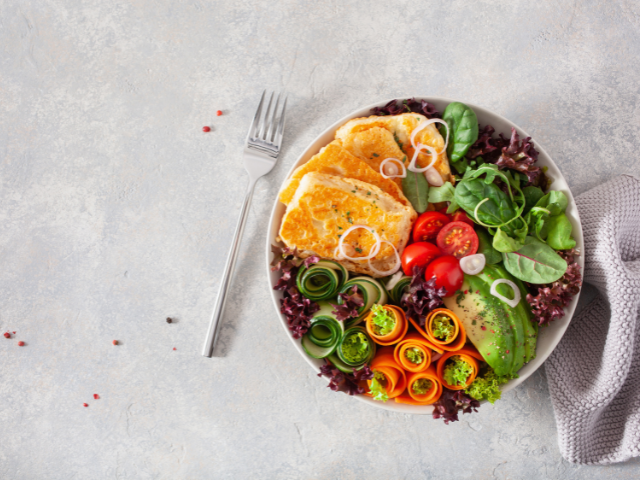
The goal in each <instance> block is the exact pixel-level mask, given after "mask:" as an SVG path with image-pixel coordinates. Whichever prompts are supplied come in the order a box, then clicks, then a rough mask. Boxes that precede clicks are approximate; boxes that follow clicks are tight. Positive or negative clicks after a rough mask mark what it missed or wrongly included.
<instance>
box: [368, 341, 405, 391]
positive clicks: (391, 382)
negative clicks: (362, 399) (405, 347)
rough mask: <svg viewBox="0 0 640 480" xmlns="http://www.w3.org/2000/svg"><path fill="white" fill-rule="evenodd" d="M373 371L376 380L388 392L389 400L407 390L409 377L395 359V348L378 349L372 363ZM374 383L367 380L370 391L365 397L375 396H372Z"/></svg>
mask: <svg viewBox="0 0 640 480" xmlns="http://www.w3.org/2000/svg"><path fill="white" fill-rule="evenodd" d="M371 370H372V371H373V374H374V379H375V380H376V381H377V382H378V384H379V385H381V387H382V388H383V389H384V390H385V391H386V396H387V397H388V398H389V399H392V398H395V397H397V396H398V395H400V394H401V393H402V392H404V390H405V389H406V388H407V377H406V376H405V373H404V370H403V369H402V367H401V366H400V365H398V364H397V363H396V361H395V360H394V358H393V348H391V347H383V348H380V349H378V351H377V353H376V356H375V358H374V359H373V361H372V362H371ZM372 383H373V380H367V385H368V386H369V391H368V392H367V393H365V395H368V396H373V395H372V394H371V386H372Z"/></svg>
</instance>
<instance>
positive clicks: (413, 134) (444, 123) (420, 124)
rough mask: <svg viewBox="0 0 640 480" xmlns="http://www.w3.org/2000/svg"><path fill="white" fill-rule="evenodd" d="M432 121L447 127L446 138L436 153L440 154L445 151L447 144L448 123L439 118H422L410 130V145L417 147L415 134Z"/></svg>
mask: <svg viewBox="0 0 640 480" xmlns="http://www.w3.org/2000/svg"><path fill="white" fill-rule="evenodd" d="M432 123H441V124H443V125H444V126H445V127H447V139H446V140H445V141H444V147H443V148H442V150H440V151H439V152H438V153H437V155H440V154H441V153H444V152H446V151H447V146H448V145H449V124H447V122H445V121H444V120H441V119H440V118H432V119H430V120H423V121H422V122H420V123H419V124H418V126H417V127H416V128H415V129H414V130H413V132H411V146H412V147H413V148H417V147H416V143H415V140H416V135H417V134H418V132H419V131H420V130H422V129H424V128H425V127H426V126H427V125H431V124H432Z"/></svg>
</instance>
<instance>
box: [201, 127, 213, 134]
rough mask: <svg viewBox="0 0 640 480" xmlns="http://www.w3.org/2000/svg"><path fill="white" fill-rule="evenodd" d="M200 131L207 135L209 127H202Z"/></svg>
mask: <svg viewBox="0 0 640 480" xmlns="http://www.w3.org/2000/svg"><path fill="white" fill-rule="evenodd" d="M202 131H203V132H205V133H207V132H210V131H211V127H202Z"/></svg>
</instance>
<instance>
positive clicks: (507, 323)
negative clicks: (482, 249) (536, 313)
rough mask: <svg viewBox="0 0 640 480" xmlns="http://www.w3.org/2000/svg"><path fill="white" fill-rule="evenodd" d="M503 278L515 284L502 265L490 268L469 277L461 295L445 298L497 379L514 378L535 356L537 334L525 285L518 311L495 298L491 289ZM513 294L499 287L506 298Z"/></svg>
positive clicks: (460, 292) (465, 279) (505, 287)
mask: <svg viewBox="0 0 640 480" xmlns="http://www.w3.org/2000/svg"><path fill="white" fill-rule="evenodd" d="M499 278H506V279H509V280H511V281H515V279H514V278H513V277H512V276H511V275H510V274H509V273H508V272H507V271H506V270H505V269H504V267H502V266H501V265H486V266H485V268H484V270H483V271H482V272H481V273H480V274H478V275H465V277H464V283H463V284H462V288H461V289H460V291H459V292H458V294H457V295H454V296H452V297H447V298H445V299H444V303H445V305H446V306H447V308H448V309H450V310H452V311H453V312H454V313H455V314H456V315H457V316H458V318H459V319H460V321H461V322H462V324H463V325H464V328H465V330H466V332H467V336H468V337H469V340H470V341H471V343H473V344H474V345H475V347H476V348H477V349H478V351H479V352H480V354H481V355H482V356H483V358H484V359H485V361H486V362H487V363H488V364H489V365H490V366H491V367H492V368H493V369H494V370H495V372H496V375H509V374H511V375H512V374H515V373H516V372H517V371H518V370H520V368H521V367H522V365H523V364H524V363H525V362H526V361H528V360H530V359H531V358H533V356H535V342H536V340H537V330H535V329H534V328H533V326H532V323H531V321H530V318H531V312H530V311H529V306H528V305H527V303H526V300H525V299H524V296H525V295H526V290H525V289H524V285H522V283H518V282H517V281H516V284H517V285H518V287H519V288H520V290H521V294H522V295H523V299H522V300H521V301H520V303H519V304H518V305H517V306H516V308H512V307H510V306H509V305H507V304H506V303H504V302H503V301H502V300H500V299H498V298H497V297H494V296H493V295H491V293H490V290H491V285H492V284H493V282H494V281H495V280H497V279H499ZM509 290H510V289H509V287H508V286H507V285H499V286H498V291H499V292H500V293H501V294H503V295H505V296H508V295H509V294H508V292H509ZM525 322H527V323H525ZM532 355H533V356H532Z"/></svg>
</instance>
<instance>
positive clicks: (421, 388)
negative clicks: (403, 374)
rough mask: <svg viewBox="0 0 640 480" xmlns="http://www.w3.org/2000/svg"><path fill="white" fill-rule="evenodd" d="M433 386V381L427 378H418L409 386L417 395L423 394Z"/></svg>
mask: <svg viewBox="0 0 640 480" xmlns="http://www.w3.org/2000/svg"><path fill="white" fill-rule="evenodd" d="M432 387H433V382H432V381H431V380H429V379H428V378H419V379H418V380H416V381H415V382H413V385H412V386H411V388H412V389H413V393H415V394H417V395H424V394H425V393H427V392H428V391H429V390H431V388H432Z"/></svg>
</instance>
